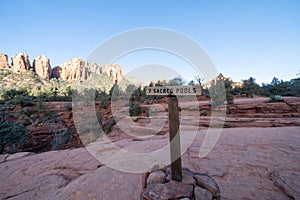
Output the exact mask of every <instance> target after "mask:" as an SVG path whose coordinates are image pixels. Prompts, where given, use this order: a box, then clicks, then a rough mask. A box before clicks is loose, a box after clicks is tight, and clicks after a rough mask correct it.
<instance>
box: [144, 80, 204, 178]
mask: <svg viewBox="0 0 300 200" xmlns="http://www.w3.org/2000/svg"><path fill="white" fill-rule="evenodd" d="M146 95H167V96H168V108H169V109H168V110H169V131H170V143H171V145H170V153H171V155H170V156H171V161H172V162H171V178H172V180H174V181H179V182H181V181H182V166H181V147H180V136H179V114H178V112H179V110H178V99H177V97H176V95H201V86H199V85H198V86H159V87H148V88H147V90H146Z"/></svg>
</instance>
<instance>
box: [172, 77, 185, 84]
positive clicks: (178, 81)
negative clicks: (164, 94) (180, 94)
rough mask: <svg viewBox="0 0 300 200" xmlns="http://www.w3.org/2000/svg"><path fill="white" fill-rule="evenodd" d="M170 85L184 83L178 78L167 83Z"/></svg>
mask: <svg viewBox="0 0 300 200" xmlns="http://www.w3.org/2000/svg"><path fill="white" fill-rule="evenodd" d="M169 84H170V85H183V84H184V81H183V80H182V78H180V77H175V78H173V79H171V80H170V81H169Z"/></svg>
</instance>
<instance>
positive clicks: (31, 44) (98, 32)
mask: <svg viewBox="0 0 300 200" xmlns="http://www.w3.org/2000/svg"><path fill="white" fill-rule="evenodd" d="M299 11H300V1H298V0H294V1H291V0H270V1H266V0H243V1H241V0H223V1H221V0H195V1H192V0H189V1H188V0H187V1H179V0H178V1H176V0H147V1H146V0H119V1H115V0H107V1H96V0H95V1H90V0H86V1H84V0H82V1H79V0H77V1H76V0H48V1H46V0H40V1H37V0H19V1H17V0H9V1H0V19H1V33H0V34H1V37H0V53H5V54H8V56H12V55H14V54H17V53H19V52H26V53H28V54H29V56H30V61H31V62H32V61H33V59H34V58H35V57H37V56H38V55H41V54H44V55H47V56H48V57H49V58H50V60H51V65H52V67H54V66H56V65H59V64H62V63H63V62H65V61H67V60H68V59H70V58H73V57H81V58H83V59H85V58H86V57H87V56H88V55H89V53H90V52H91V51H92V50H93V49H95V47H97V46H98V45H99V44H100V43H101V42H103V41H104V40H106V39H107V38H109V37H111V36H113V35H116V34H118V33H120V32H123V31H126V30H129V29H134V28H142V27H162V28H168V29H173V30H176V31H178V32H181V33H183V34H185V35H187V36H189V37H191V38H193V39H194V40H195V41H197V42H198V43H199V44H200V45H201V46H202V47H203V48H204V49H205V50H206V51H207V53H208V55H209V56H210V57H211V58H212V59H213V61H214V62H215V64H216V67H217V69H218V71H219V72H222V73H223V74H224V75H225V76H228V77H231V78H232V79H233V80H234V81H240V80H241V79H247V78H249V77H250V76H253V77H254V78H256V80H257V82H258V83H261V82H267V83H269V82H271V80H272V78H273V77H274V76H276V77H278V78H280V79H283V80H290V79H291V78H296V77H297V75H296V74H297V73H299V70H300V37H299V36H300V12H299ZM160 56H161V57H163V55H160ZM136 57H139V56H136ZM132 58H134V57H132ZM125 60H126V59H125ZM128 60H130V59H128V58H127V61H126V62H124V64H123V65H122V60H120V62H121V65H122V67H123V68H124V70H125V71H130V70H132V69H133V68H134V67H133V66H134V65H135V64H136V63H134V61H133V64H132V65H131V66H130V64H129V62H128ZM145 64H147V63H145ZM176 70H177V71H178V73H179V74H181V73H182V74H184V76H185V77H186V79H190V78H192V77H193V76H194V74H192V75H191V74H187V70H185V69H184V67H177V68H176Z"/></svg>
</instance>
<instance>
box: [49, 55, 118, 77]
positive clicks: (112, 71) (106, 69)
mask: <svg viewBox="0 0 300 200" xmlns="http://www.w3.org/2000/svg"><path fill="white" fill-rule="evenodd" d="M91 72H92V73H96V74H104V75H106V76H108V77H110V78H111V79H112V80H113V81H114V83H116V82H118V80H120V79H121V78H122V77H123V76H124V72H123V70H122V68H121V67H120V65H117V64H107V65H104V66H98V65H97V64H90V63H88V62H85V61H83V60H82V59H81V58H73V59H71V60H68V61H67V62H65V63H63V64H62V65H60V66H57V67H55V68H53V71H52V77H53V78H59V77H61V78H62V79H63V80H67V81H75V80H77V79H81V80H86V79H87V78H88V77H89V75H90V73H91Z"/></svg>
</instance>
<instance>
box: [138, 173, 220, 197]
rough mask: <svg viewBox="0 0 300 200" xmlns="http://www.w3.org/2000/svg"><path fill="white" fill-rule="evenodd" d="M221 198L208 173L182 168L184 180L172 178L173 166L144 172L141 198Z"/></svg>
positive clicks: (217, 187)
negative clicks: (179, 180)
mask: <svg viewBox="0 0 300 200" xmlns="http://www.w3.org/2000/svg"><path fill="white" fill-rule="evenodd" d="M200 199H201V200H213V199H215V200H220V199H221V195H220V189H219V186H218V184H217V183H216V181H215V180H214V179H213V178H211V177H210V176H208V175H206V174H200V173H195V172H192V171H190V170H189V169H188V168H182V181H181V182H177V181H174V180H172V179H171V168H170V167H165V168H164V169H160V170H155V171H152V172H150V173H149V172H148V173H146V174H144V177H143V191H142V193H141V200H200Z"/></svg>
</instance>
